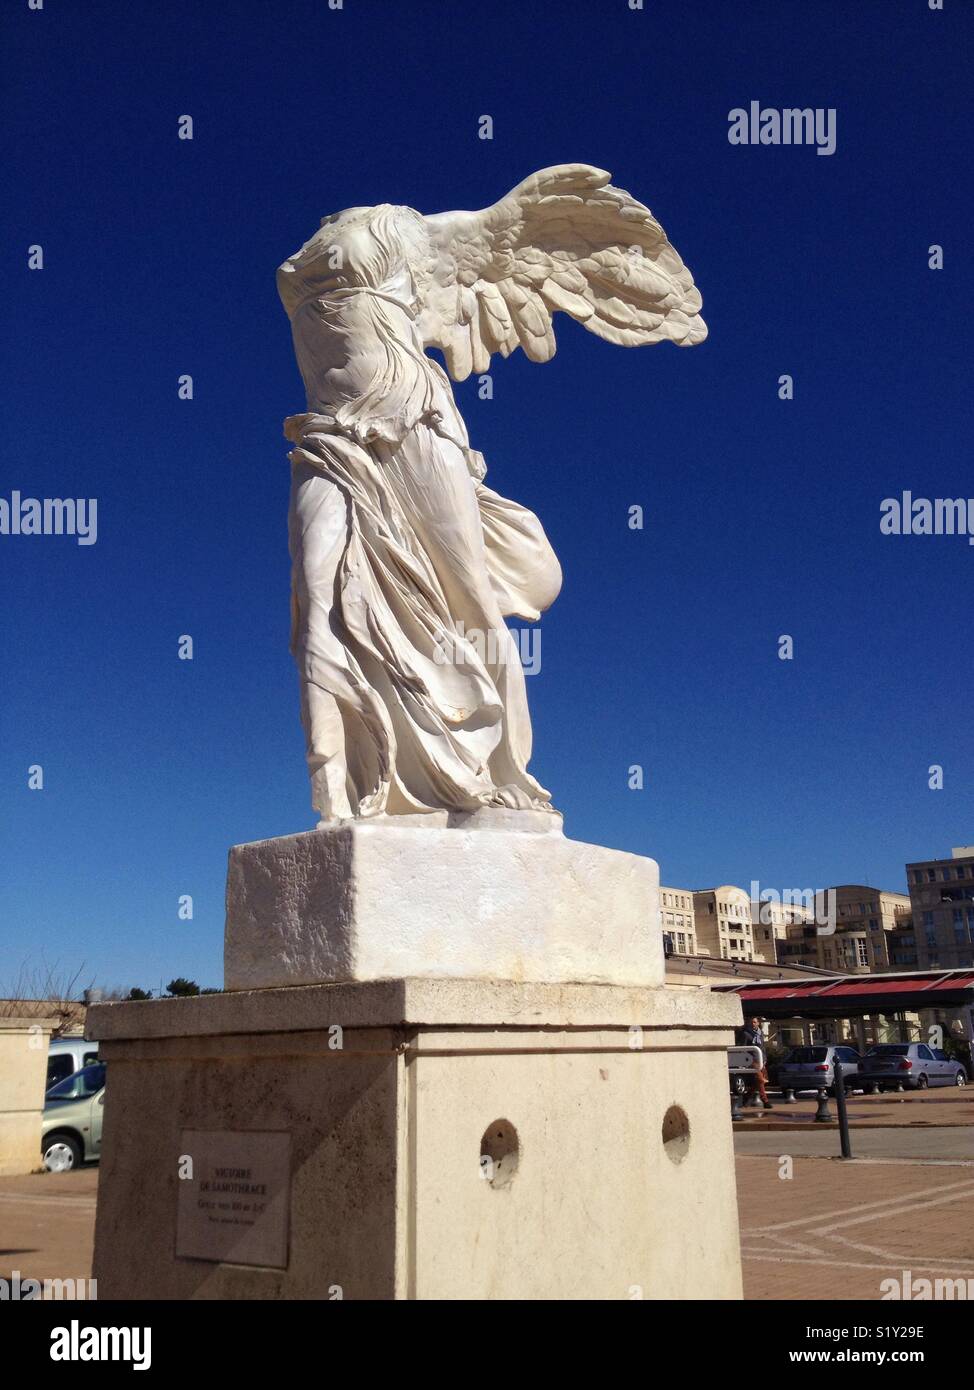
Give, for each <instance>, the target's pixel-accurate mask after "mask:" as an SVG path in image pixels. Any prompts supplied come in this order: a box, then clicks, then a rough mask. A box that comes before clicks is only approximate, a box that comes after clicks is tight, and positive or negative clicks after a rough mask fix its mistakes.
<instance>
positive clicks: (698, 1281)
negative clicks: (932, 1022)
mask: <svg viewBox="0 0 974 1390" xmlns="http://www.w3.org/2000/svg"><path fill="white" fill-rule="evenodd" d="M403 833H408V834H411V835H415V836H419V835H421V834H423V832H419V831H415V832H414V831H409V832H403ZM389 907H390V911H391V908H392V901H390V904H389ZM88 1019H89V1032H90V1034H91V1036H92V1037H95V1038H98V1039H99V1040H100V1043H101V1049H100V1055H101V1056H102V1057H104V1059H105V1060H106V1061H107V1062H108V1069H109V1070H108V1074H109V1078H110V1079H109V1083H108V1088H107V1092H106V1095H107V1105H106V1113H105V1128H104V1136H103V1154H104V1157H103V1162H102V1172H101V1180H100V1188H99V1203H98V1221H97V1231H96V1240H95V1267H94V1275H95V1277H96V1278H97V1280H98V1291H99V1295H100V1297H102V1298H107V1299H113V1298H234V1299H248V1298H253V1299H264V1298H308V1299H336V1298H347V1299H362V1298H369V1299H593V1298H594V1299H627V1300H628V1299H633V1298H639V1297H642V1298H663V1299H679V1298H739V1297H740V1295H741V1275H740V1254H739V1246H738V1226H737V1205H736V1195H735V1186H734V1156H733V1149H732V1139H731V1127H730V1121H729V1103H728V1088H727V1059H726V1048H727V1046H728V1045H729V1044H730V1043H731V1042H732V1029H733V1027H734V1026H735V1024H737V1023H738V1022H739V1020H740V1004H739V1002H738V1000H737V999H736V998H735V997H730V996H717V995H712V994H709V993H707V992H705V991H703V990H683V989H679V988H676V989H674V988H667V987H662V986H657V987H648V988H647V987H632V988H626V987H621V986H613V985H605V984H602V985H593V984H582V983H571V984H544V983H532V982H523V983H512V982H502V981H494V982H491V981H484V980H480V981H469V980H461V979H441V980H429V979H415V978H407V979H396V980H388V981H385V982H364V983H363V982H360V983H348V984H326V985H305V986H303V987H292V988H274V989H264V990H257V991H243V992H234V993H228V994H223V995H212V996H204V997H201V998H195V999H175V1000H166V1001H150V1002H147V1003H113V1004H99V1005H95V1006H94V1007H92V1008H91V1009H90V1010H89V1014H88Z"/></svg>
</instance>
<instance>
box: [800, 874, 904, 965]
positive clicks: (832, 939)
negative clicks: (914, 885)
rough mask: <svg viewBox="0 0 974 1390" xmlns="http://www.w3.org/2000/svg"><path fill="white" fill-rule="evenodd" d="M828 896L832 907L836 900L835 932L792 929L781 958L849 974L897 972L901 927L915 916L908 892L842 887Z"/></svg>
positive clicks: (808, 927) (806, 927) (830, 890)
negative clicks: (896, 951)
mask: <svg viewBox="0 0 974 1390" xmlns="http://www.w3.org/2000/svg"><path fill="white" fill-rule="evenodd" d="M825 894H826V902H827V903H832V902H834V906H835V931H834V932H832V931H829V929H828V927H827V926H821V925H818V926H817V925H815V923H811V922H810V923H807V924H805V925H801V926H799V925H794V926H791V927H789V928H788V939H787V941H785V942H780V943H779V945H778V959H779V960H781V961H785V962H787V963H788V964H791V965H814V966H817V967H818V968H819V969H820V970H834V971H837V972H839V973H841V974H848V975H866V974H869V973H871V972H873V971H880V972H886V971H889V970H891V969H896V963H894V962H893V960H892V957H891V951H892V949H893V947H894V945H895V944H896V943H898V942H899V941H900V940H901V933H899V932H898V930H897V929H900V928H902V927H903V926H904V925H905V923H906V921H907V920H908V919H909V916H910V912H911V907H910V899H909V898H908V897H907V896H906V894H905V893H889V892H886V891H884V890H881V889H878V888H870V887H868V886H866V885H864V884H861V883H843V884H840V885H839V886H838V887H836V888H828V889H826V890H825ZM894 933H896V934H895V935H894ZM901 968H902V967H901Z"/></svg>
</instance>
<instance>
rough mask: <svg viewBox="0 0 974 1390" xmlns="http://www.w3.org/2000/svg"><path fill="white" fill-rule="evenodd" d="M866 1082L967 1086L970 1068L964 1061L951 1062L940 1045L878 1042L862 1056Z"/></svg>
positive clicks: (913, 1086)
mask: <svg viewBox="0 0 974 1390" xmlns="http://www.w3.org/2000/svg"><path fill="white" fill-rule="evenodd" d="M859 1076H860V1079H861V1080H862V1081H865V1082H876V1083H878V1084H879V1085H880V1086H895V1085H897V1084H898V1083H900V1082H902V1083H903V1085H904V1086H905V1087H906V1088H907V1090H910V1091H923V1090H926V1088H927V1087H928V1086H966V1085H967V1071H966V1070H965V1068H964V1066H963V1065H962V1063H960V1062H955V1061H951V1059H950V1058H949V1057H948V1056H947V1055H946V1053H944V1052H941V1051H940V1049H939V1048H936V1047H928V1046H927V1044H926V1043H920V1042H914V1043H877V1045H876V1046H875V1047H871V1048H870V1049H869V1051H868V1052H867V1053H866V1055H865V1057H863V1059H862V1063H861V1064H860V1067H859Z"/></svg>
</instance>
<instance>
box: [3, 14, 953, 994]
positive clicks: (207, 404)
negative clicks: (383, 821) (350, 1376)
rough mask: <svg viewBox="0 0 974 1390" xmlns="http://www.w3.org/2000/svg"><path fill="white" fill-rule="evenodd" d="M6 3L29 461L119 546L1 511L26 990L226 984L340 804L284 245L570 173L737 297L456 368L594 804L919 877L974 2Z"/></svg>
mask: <svg viewBox="0 0 974 1390" xmlns="http://www.w3.org/2000/svg"><path fill="white" fill-rule="evenodd" d="M2 26H3V30H4V33H3V42H2V49H3V57H2V59H0V69H2V70H0V77H2V86H3V89H4V96H3V106H2V132H3V134H2V139H3V146H4V159H5V163H6V165H7V170H8V172H7V175H6V180H5V182H6V187H7V194H8V197H7V198H6V199H5V200H4V201H5V207H4V211H3V221H2V241H0V268H2V270H0V273H2V278H3V284H2V291H3V298H4V302H5V303H6V305H7V323H6V326H5V328H4V331H3V340H2V344H3V357H2V386H3V395H4V400H5V407H6V408H5V411H4V425H3V459H4V464H3V477H2V483H0V495H3V496H6V497H9V495H10V492H11V490H13V489H14V488H18V489H20V491H21V492H22V493H24V494H25V495H34V496H41V497H45V496H48V497H50V496H82V497H97V499H98V504H99V514H98V523H99V533H98V541H97V544H96V545H93V546H89V547H80V546H78V545H76V544H75V543H74V541H73V540H70V539H67V538H63V537H62V538H57V537H41V538H26V537H0V580H2V592H3V603H2V608H0V613H2V626H3V631H2V664H0V734H2V739H0V851H2V868H0V982H2V983H7V982H8V981H9V979H10V978H11V976H13V975H15V974H16V973H17V971H18V970H19V968H20V966H21V965H22V964H23V963H24V962H25V961H26V962H27V963H28V964H30V965H33V966H37V965H39V964H40V963H41V961H42V959H43V960H46V961H47V962H48V963H58V964H59V965H60V966H61V967H63V968H64V969H66V970H69V971H73V970H74V969H75V968H77V967H79V966H81V965H82V964H84V972H83V975H84V978H83V981H82V982H83V983H88V982H89V981H94V982H96V983H100V984H105V985H124V986H129V985H133V984H140V985H142V986H144V987H148V988H158V986H159V983H160V981H161V982H163V983H164V982H165V981H167V980H168V979H169V978H170V977H171V976H173V975H176V974H180V975H187V976H190V977H194V978H196V979H198V980H199V981H200V982H201V983H202V984H210V985H219V984H221V983H222V956H221V952H222V932H223V890H224V877H225V861H226V853H227V849H228V847H229V846H230V845H231V844H234V843H237V842H240V841H245V840H254V839H261V838H264V837H269V836H274V835H282V834H286V833H290V832H293V831H296V830H301V829H305V828H308V827H309V826H310V825H311V824H312V817H311V812H310V809H309V803H308V794H307V787H306V780H305V773H304V767H303V744H302V737H301V731H300V726H299V721H298V703H297V687H296V679H295V676H294V673H293V670H292V665H291V659H290V656H289V654H288V650H287V637H288V556H287V536H286V507H287V492H288V464H287V459H286V447H287V446H286V445H285V442H284V440H283V439H282V437H281V430H280V422H281V420H282V418H283V417H284V416H285V415H288V414H291V413H292V412H296V411H298V410H300V409H303V405H304V402H303V394H302V391H301V386H300V380H299V377H298V374H297V371H296V368H295V366H294V363H293V358H292V353H291V345H290V336H289V329H288V324H287V320H286V318H285V316H284V313H283V311H282V309H281V307H280V304H279V302H278V300H277V296H276V291H275V286H274V270H275V267H276V266H277V265H278V263H279V262H280V261H281V260H282V259H283V258H284V256H286V255H287V254H289V253H290V252H291V251H293V250H295V249H296V248H297V247H298V246H299V245H300V243H301V242H302V241H303V240H305V239H306V238H307V237H308V236H309V235H311V233H312V232H313V231H314V230H315V228H316V227H317V224H318V220H319V218H320V217H321V216H322V215H323V214H325V213H328V212H331V211H334V210H336V209H339V208H342V207H346V206H350V205H356V204H366V203H372V202H381V201H389V202H402V203H408V204H410V205H412V206H414V207H417V208H419V209H420V210H421V211H423V212H435V211H440V210H443V209H446V208H454V207H480V206H483V205H484V204H485V203H489V202H493V201H494V200H495V199H496V198H497V197H499V196H500V195H501V194H502V193H503V192H505V191H506V190H507V189H508V188H509V187H511V186H512V185H513V184H514V183H515V182H517V181H518V180H519V179H521V178H522V177H524V176H525V175H526V174H528V173H530V172H531V171H533V170H535V169H538V168H542V167H544V166H545V165H549V164H554V163H559V162H563V161H585V162H589V163H593V164H597V165H600V166H602V167H603V168H607V169H610V170H612V172H613V175H614V177H615V181H616V182H617V183H618V184H620V185H621V186H622V187H625V188H628V189H629V190H630V191H631V192H632V193H634V194H635V195H636V196H637V197H639V198H640V199H641V200H643V201H644V202H646V203H647V204H648V205H649V206H650V207H651V208H652V209H653V211H654V213H655V214H656V215H657V216H658V217H659V219H660V220H661V221H662V223H663V225H664V226H665V227H666V229H667V231H668V232H669V234H670V236H671V238H672V239H673V241H674V243H675V245H676V246H677V247H678V249H679V250H680V252H681V254H682V255H683V257H684V259H685V260H686V262H687V264H688V265H689V266H690V267H691V268H692V270H693V272H694V275H695V277H696V280H697V283H698V284H699V286H700V287H701V290H702V293H703V297H704V315H705V318H706V319H707V322H708V324H709V326H710V338H709V340H708V341H707V342H706V343H704V344H703V345H702V346H700V347H698V348H695V349H693V350H690V351H685V352H684V351H677V350H676V349H674V348H671V347H669V346H668V345H662V346H658V347H654V348H647V349H643V350H640V351H628V350H623V349H621V348H616V347H612V346H610V345H609V344H607V343H603V342H600V341H599V340H597V339H595V338H594V337H592V336H591V335H589V334H586V333H585V332H584V331H583V330H582V328H581V327H580V326H578V325H576V324H574V323H572V322H571V321H569V320H568V319H566V318H565V317H564V316H559V317H558V319H557V321H556V331H557V335H558V343H559V349H558V355H557V357H556V358H555V360H554V361H553V362H552V363H550V364H549V365H547V366H544V367H539V366H536V365H533V364H531V363H530V362H528V361H527V360H526V359H525V358H524V357H523V355H521V354H518V355H517V357H516V358H512V359H511V360H509V361H508V362H503V361H498V362H497V363H495V365H494V372H493V374H494V386H495V393H494V399H493V400H492V401H480V400H478V399H477V394H476V385H475V382H474V381H471V382H469V383H467V384H466V385H464V386H462V387H458V388H457V390H458V396H459V399H460V402H461V408H462V409H463V410H464V412H465V415H466V418H467V421H468V424H469V427H470V433H471V437H472V442H473V444H474V446H475V447H477V448H479V449H481V450H483V452H484V454H485V455H486V458H487V462H488V466H489V469H490V475H489V479H488V481H489V482H490V483H491V485H492V486H493V487H494V488H496V489H497V490H498V491H500V492H502V493H505V494H508V495H510V496H512V497H514V498H516V499H518V500H519V501H522V502H524V503H526V504H527V505H529V506H531V507H533V508H534V509H536V510H537V512H538V513H539V514H540V516H541V517H542V519H543V521H544V523H545V526H546V528H547V531H548V534H549V535H550V537H551V539H552V541H553V543H554V545H555V547H556V549H557V551H558V553H559V556H560V558H561V560H562V563H563V566H564V571H565V586H564V591H563V593H562V595H561V597H560V598H559V600H558V602H557V604H556V605H555V607H554V608H553V609H552V610H551V612H550V613H549V614H547V615H546V616H545V618H544V619H543V622H542V633H543V637H542V671H541V674H540V675H538V676H535V677H532V678H531V679H530V680H529V695H530V699H531V706H532V711H533V718H534V725H535V758H534V762H533V764H532V768H533V770H534V772H535V773H536V775H537V776H538V777H539V778H540V779H541V780H542V781H543V782H544V783H545V784H546V785H547V786H548V787H550V788H551V789H552V790H553V792H554V795H555V800H556V804H557V805H559V806H560V807H561V808H563V810H564V812H565V817H566V828H567V830H568V833H569V834H570V835H572V836H573V837H575V838H578V839H586V840H593V841H597V842H600V843H603V844H607V845H612V846H616V847H619V848H622V849H627V850H632V851H635V852H638V853H642V854H648V855H651V856H653V857H655V858H656V859H658V860H659V862H660V864H661V867H662V873H663V876H664V879H665V881H666V882H669V883H673V884H676V885H680V886H689V887H702V886H706V885H713V884H715V883H724V882H737V883H740V884H742V885H743V886H747V884H748V883H749V881H750V880H751V878H757V879H759V880H760V881H761V882H762V884H766V885H768V886H775V887H801V888H804V887H816V886H819V885H825V884H832V883H840V882H847V881H852V882H863V881H868V882H870V883H873V884H876V885H879V886H883V887H889V888H902V887H903V864H904V861H906V860H909V859H914V858H916V859H922V858H926V857H932V856H935V855H939V854H944V855H949V853H950V847H951V846H952V845H954V844H967V843H970V842H971V841H972V840H974V797H972V790H971V788H972V774H974V723H972V719H971V710H972V704H974V669H972V655H971V654H972V650H974V643H972V618H974V606H972V602H971V597H972V591H974V583H972V581H974V548H972V547H971V546H969V545H968V544H967V542H966V540H965V539H963V538H956V537H953V538H952V537H886V536H881V535H880V532H879V515H880V513H879V508H880V502H881V501H882V499H883V498H885V497H887V496H896V495H898V494H899V493H900V492H901V491H902V490H903V489H905V488H908V489H911V490H912V491H913V493H914V494H915V495H917V496H927V497H957V496H971V495H974V470H972V467H971V433H972V431H971V381H970V363H971V349H970V341H969V335H970V322H971V315H972V312H974V309H972V295H971V290H972V278H974V277H972V262H971V251H970V233H971V226H972V223H974V215H972V214H974V208H972V200H971V192H970V184H969V141H970V130H971V122H972V110H971V106H972V102H971V91H972V88H971V84H970V81H969V78H970V56H971V51H972V39H974V7H972V6H970V5H969V4H966V3H962V0H945V9H944V11H943V12H942V13H938V12H931V11H930V10H929V9H928V6H927V0H858V3H856V4H849V3H846V0H819V3H816V4H814V5H810V4H807V3H804V0H750V3H748V4H729V3H723V0H720V3H718V2H717V0H710V2H708V3H705V2H704V0H696V2H694V0H646V7H645V10H644V11H642V12H632V11H630V10H629V9H628V7H627V4H626V0H589V3H583V2H582V0H566V3H554V0H539V3H536V4H532V5H526V4H520V3H509V2H508V0H492V3H491V4H489V5H483V6H461V5H457V4H455V3H447V2H446V0H444V3H425V2H424V3H420V0H412V3H409V4H392V3H375V0H371V2H370V0H345V6H344V9H342V10H341V11H331V10H329V9H328V8H327V5H326V3H325V0H275V3H274V4H273V5H271V4H266V3H257V0H251V3H239V0H238V2H237V3H229V0H206V3H200V0H167V3H166V4H165V5H153V4H141V3H140V4H132V3H129V0H111V2H110V3H109V2H108V0H91V3H86V4H83V5H82V4H78V3H66V0H47V3H46V4H45V7H44V9H43V10H42V11H39V12H34V11H30V10H28V8H27V4H26V0H17V3H14V0H10V3H8V4H7V5H6V6H5V7H4V15H3V20H2ZM751 100H758V101H760V102H761V103H762V104H763V105H764V106H778V107H786V106H812V107H834V108H835V109H836V111H837V150H836V153H835V154H834V155H832V156H831V157H821V156H818V155H816V153H815V151H814V149H811V148H802V147H799V148H795V147H791V148H781V147H779V148H776V147H772V146H765V147H760V146H759V147H754V148H752V147H744V148H741V147H736V146H732V145H730V144H729V143H728V140H727V130H728V120H727V115H728V112H729V111H730V110H731V108H733V107H737V106H747V104H748V103H749V102H750V101H751ZM183 114H190V115H192V117H193V120H194V126H195V130H194V135H195V138H194V139H193V140H192V142H188V141H180V140H178V139H177V120H178V118H179V116H181V115H183ZM483 114H490V115H491V116H492V117H493V119H494V139H493V141H490V142H488V141H482V140H479V139H478V138H477V121H478V117H479V116H481V115H483ZM38 243H39V244H41V245H42V246H43V248H44V259H45V265H44V269H43V271H34V272H29V271H28V269H27V248H28V246H30V245H32V244H38ZM932 243H939V244H942V245H943V246H944V248H945V268H944V269H943V270H942V271H931V270H930V269H928V266H927V248H928V246H929V245H931V244H932ZM182 373H191V374H192V376H193V379H194V383H195V397H194V399H193V400H192V401H191V402H186V401H180V400H178V399H177V379H178V378H179V376H180V374H182ZM783 373H790V374H792V375H793V376H794V380H795V399H794V400H793V401H791V402H782V401H780V400H779V399H778V395H777V382H778V378H779V376H780V375H781V374H783ZM635 503H639V504H641V505H642V506H643V507H644V508H645V512H646V526H645V529H644V530H643V531H642V532H631V531H630V530H629V529H628V528H627V524H626V522H627V509H628V508H629V506H631V505H632V504H635ZM182 633H189V634H191V635H192V636H193V638H194V642H195V659H194V660H193V661H192V662H182V661H179V660H177V656H176V649H177V639H178V638H179V636H180V634H182ZM782 633H788V634H791V635H792V636H793V637H794V641H795V659H794V660H793V661H791V662H782V661H780V660H779V659H778V656H777V639H778V637H779V634H782ZM36 763H39V764H41V765H42V766H43V768H44V778H45V786H44V789H43V791H29V790H28V788H27V768H28V766H29V765H31V764H36ZM634 763H639V764H642V765H643V767H644V768H645V788H644V790H642V791H631V790H629V788H628V786H627V770H628V768H629V766H630V765H631V764H634ZM934 763H939V764H942V766H943V768H944V779H945V785H944V789H943V790H941V791H931V790H930V789H929V788H928V785H927V769H928V767H929V766H930V765H931V764H934ZM181 894H191V895H192V897H193V899H194V905H195V911H194V917H193V920H192V921H189V922H186V921H180V920H179V918H178V916H177V901H178V898H179V896H180V895H181Z"/></svg>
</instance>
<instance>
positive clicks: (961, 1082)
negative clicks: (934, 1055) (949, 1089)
mask: <svg viewBox="0 0 974 1390" xmlns="http://www.w3.org/2000/svg"><path fill="white" fill-rule="evenodd" d="M954 1085H955V1086H966V1085H967V1073H966V1072H963V1071H959V1072H958V1073H957V1075H956V1076H955V1077H954Z"/></svg>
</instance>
